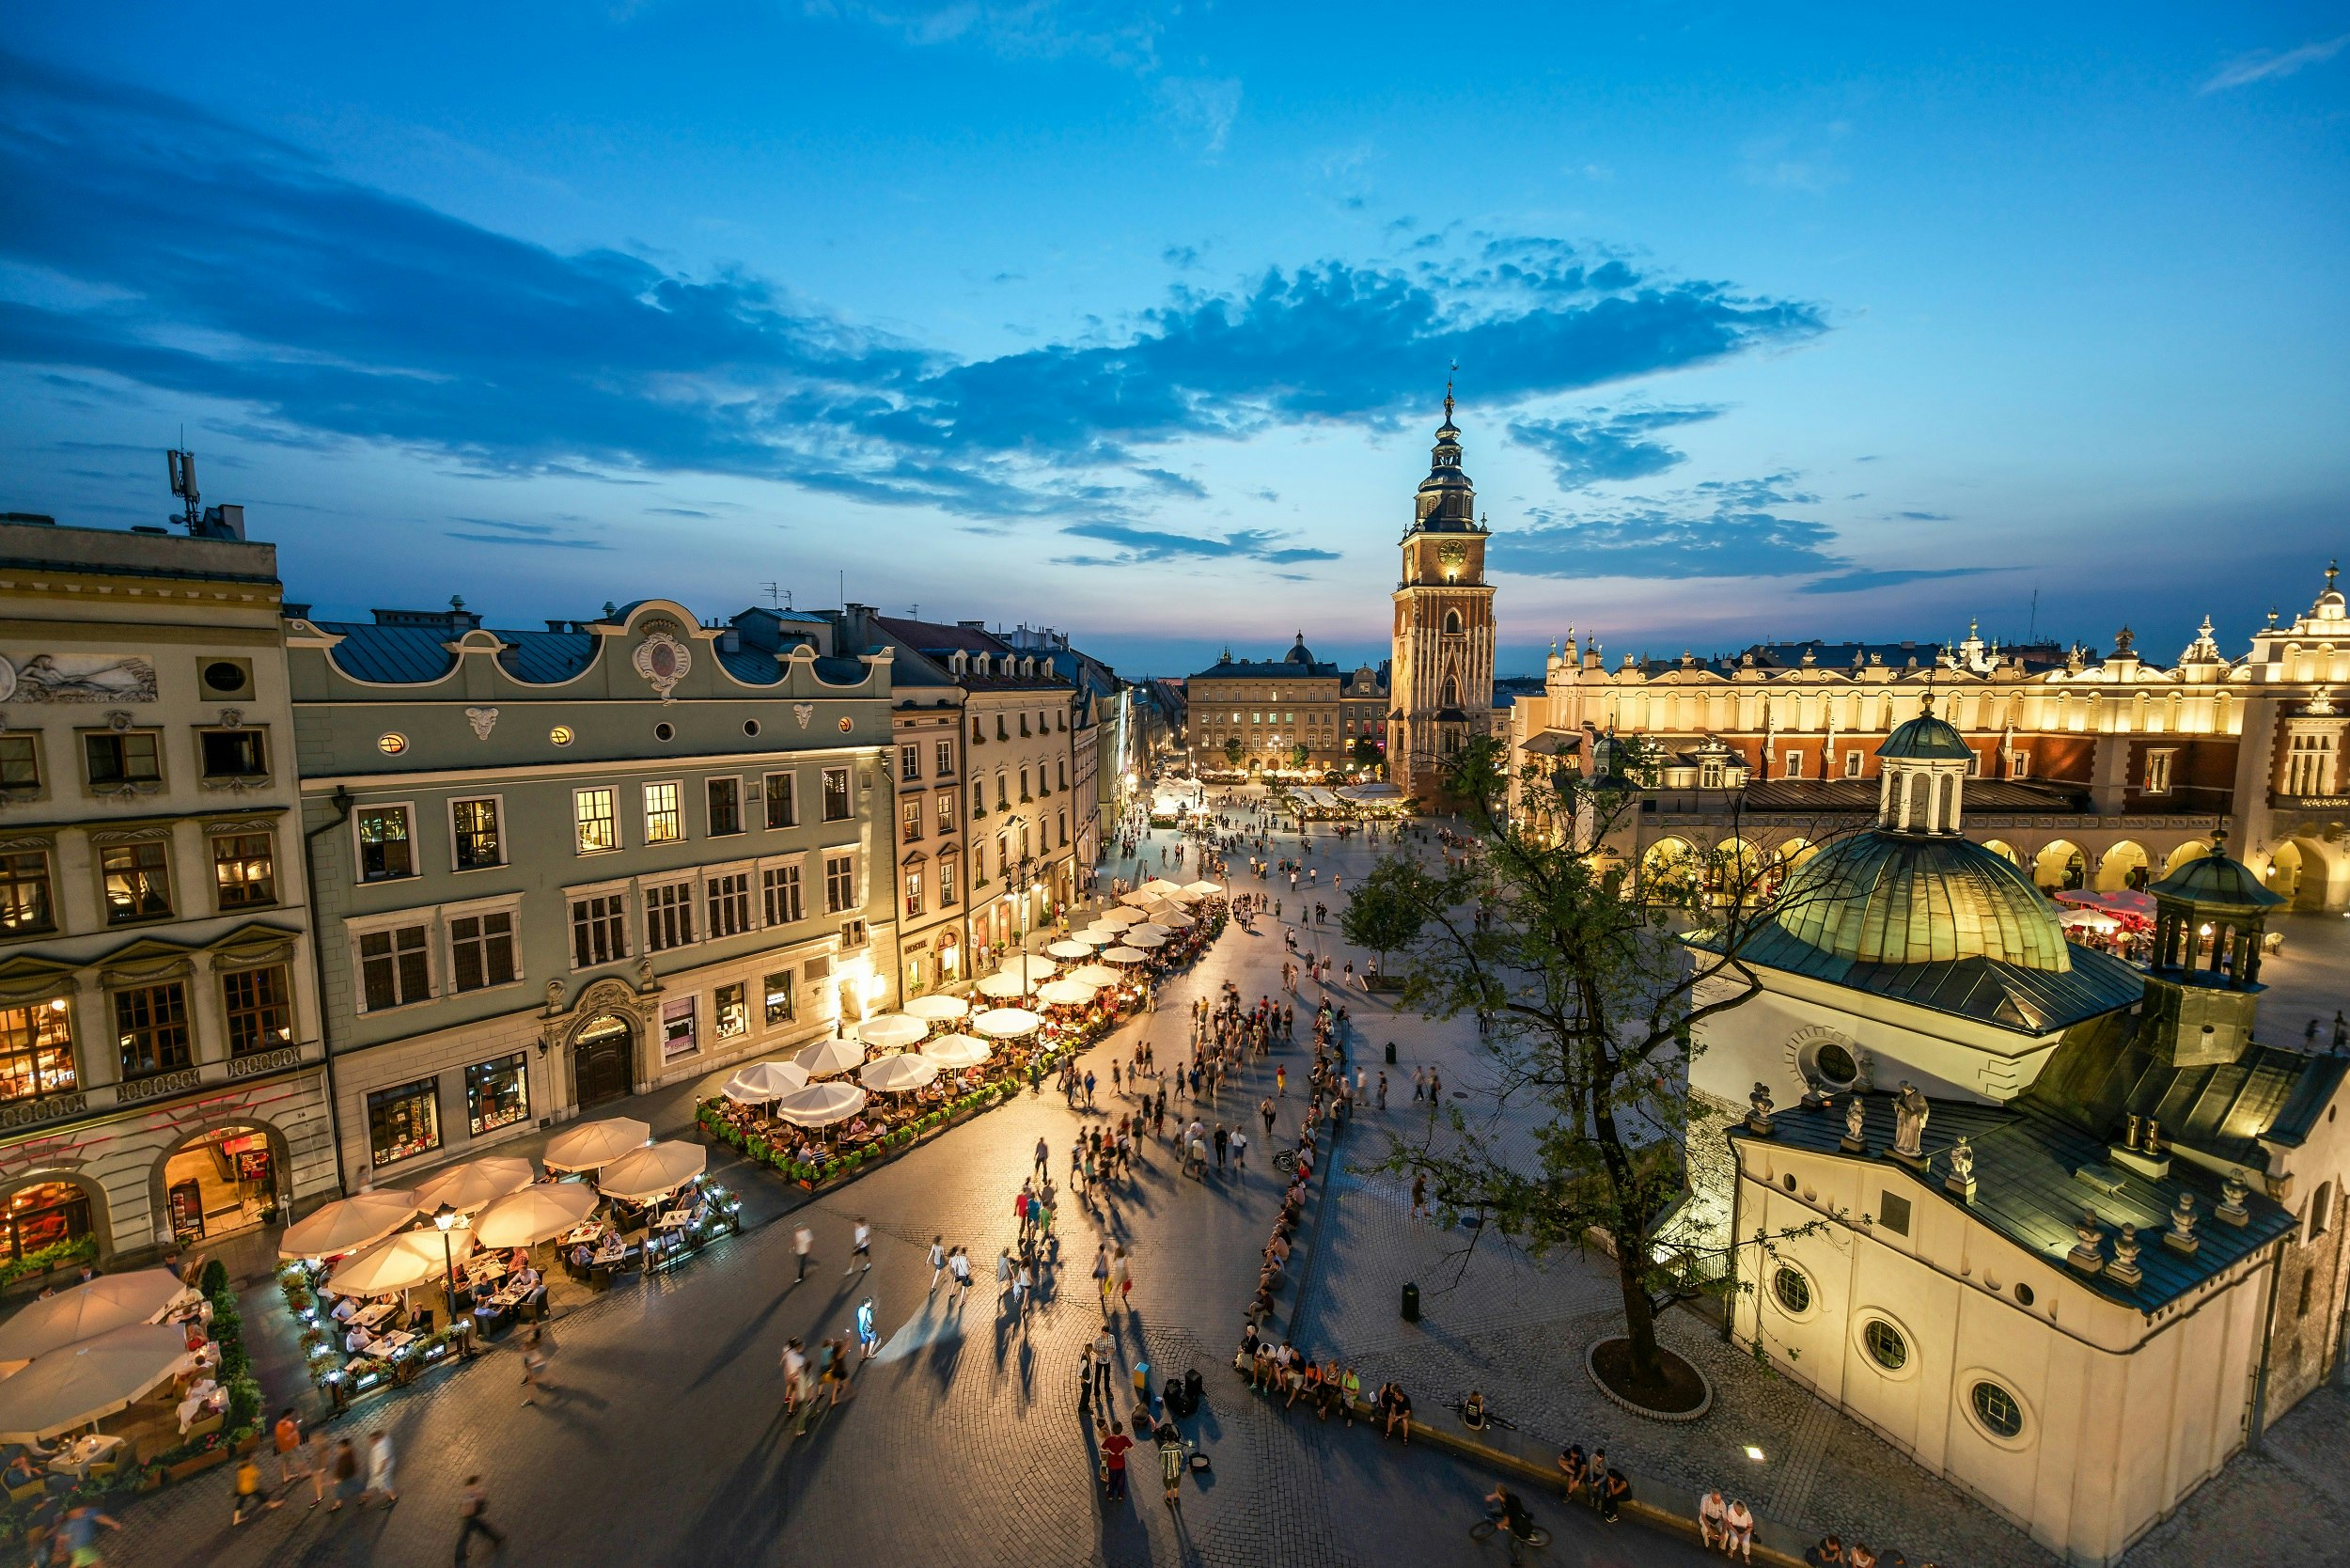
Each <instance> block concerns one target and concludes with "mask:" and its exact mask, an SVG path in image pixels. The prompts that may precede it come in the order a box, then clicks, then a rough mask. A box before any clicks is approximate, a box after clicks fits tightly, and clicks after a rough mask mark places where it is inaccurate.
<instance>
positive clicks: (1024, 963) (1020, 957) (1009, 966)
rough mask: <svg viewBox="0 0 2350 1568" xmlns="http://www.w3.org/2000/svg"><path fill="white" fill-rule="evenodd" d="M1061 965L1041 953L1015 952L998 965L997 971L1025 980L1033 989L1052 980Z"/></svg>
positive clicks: (1000, 973)
mask: <svg viewBox="0 0 2350 1568" xmlns="http://www.w3.org/2000/svg"><path fill="white" fill-rule="evenodd" d="M1059 967H1060V965H1059V964H1055V963H1054V962H1053V961H1052V960H1051V959H1049V958H1045V957H1043V956H1042V955H1041V954H1037V953H1013V954H1012V955H1011V957H1010V958H1007V959H1005V960H1004V962H1003V963H1002V964H999V965H997V967H996V970H995V972H996V973H997V974H999V975H1011V976H1013V977H1015V978H1017V979H1019V980H1026V981H1027V982H1028V985H1029V986H1030V988H1031V989H1033V988H1034V987H1036V986H1040V985H1042V984H1043V983H1044V982H1045V981H1046V980H1051V979H1052V978H1053V972H1054V971H1055V970H1056V969H1058V968H1059Z"/></svg>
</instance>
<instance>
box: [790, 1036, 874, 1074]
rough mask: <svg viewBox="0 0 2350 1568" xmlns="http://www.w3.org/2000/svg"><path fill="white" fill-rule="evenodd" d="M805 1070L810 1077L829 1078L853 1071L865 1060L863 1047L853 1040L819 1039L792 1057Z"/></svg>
mask: <svg viewBox="0 0 2350 1568" xmlns="http://www.w3.org/2000/svg"><path fill="white" fill-rule="evenodd" d="M792 1059H793V1060H794V1061H796V1062H798V1063H799V1064H800V1065H801V1066H802V1067H804V1068H806V1069H807V1075H808V1076H809V1077H811V1078H829V1077H831V1076H833V1075H834V1074H838V1073H854V1072H855V1071H856V1069H857V1067H858V1065H859V1064H861V1063H862V1062H863V1061H864V1060H865V1047H864V1046H862V1045H860V1044H858V1043H856V1042H855V1041H854V1040H841V1039H838V1037H836V1038H834V1039H831V1040H820V1041H818V1042H817V1043H815V1044H813V1045H810V1046H809V1047H808V1048H807V1050H805V1051H802V1052H801V1053H800V1054H799V1055H798V1056H796V1057H794V1058H792Z"/></svg>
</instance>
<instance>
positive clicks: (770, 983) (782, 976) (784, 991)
mask: <svg viewBox="0 0 2350 1568" xmlns="http://www.w3.org/2000/svg"><path fill="white" fill-rule="evenodd" d="M760 990H762V991H764V992H765V993H766V1001H767V1027H769V1028H774V1027H776V1025H777V1024H789V1023H790V1022H791V970H789V969H778V970H776V972H775V973H774V974H772V975H769V976H768V977H767V978H766V980H762V981H761V982H760Z"/></svg>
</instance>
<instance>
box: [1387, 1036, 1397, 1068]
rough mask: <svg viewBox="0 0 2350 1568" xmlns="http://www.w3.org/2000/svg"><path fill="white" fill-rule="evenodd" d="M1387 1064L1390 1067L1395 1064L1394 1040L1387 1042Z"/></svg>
mask: <svg viewBox="0 0 2350 1568" xmlns="http://www.w3.org/2000/svg"><path fill="white" fill-rule="evenodd" d="M1387 1065H1388V1066H1389V1067H1393V1066H1394V1065H1395V1042H1394V1041H1392V1040H1390V1041H1388V1042H1387Z"/></svg>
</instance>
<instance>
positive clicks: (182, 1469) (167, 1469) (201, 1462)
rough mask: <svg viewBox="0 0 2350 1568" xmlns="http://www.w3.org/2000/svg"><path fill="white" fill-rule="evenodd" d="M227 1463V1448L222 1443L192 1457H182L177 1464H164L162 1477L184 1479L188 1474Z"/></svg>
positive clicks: (173, 1479) (175, 1479)
mask: <svg viewBox="0 0 2350 1568" xmlns="http://www.w3.org/2000/svg"><path fill="white" fill-rule="evenodd" d="M227 1463H228V1449H227V1445H225V1444H224V1445H223V1446H221V1447H220V1448H216V1449H213V1450H211V1451H209V1452H206V1453H199V1454H197V1455H196V1457H195V1458H194V1459H182V1460H181V1461H180V1463H179V1464H177V1465H168V1466H164V1480H165V1481H185V1480H187V1479H188V1477H190V1476H193V1475H200V1474H202V1473H203V1472H204V1471H206V1470H209V1469H211V1468H213V1467H214V1466H220V1465H226V1464H227Z"/></svg>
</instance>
